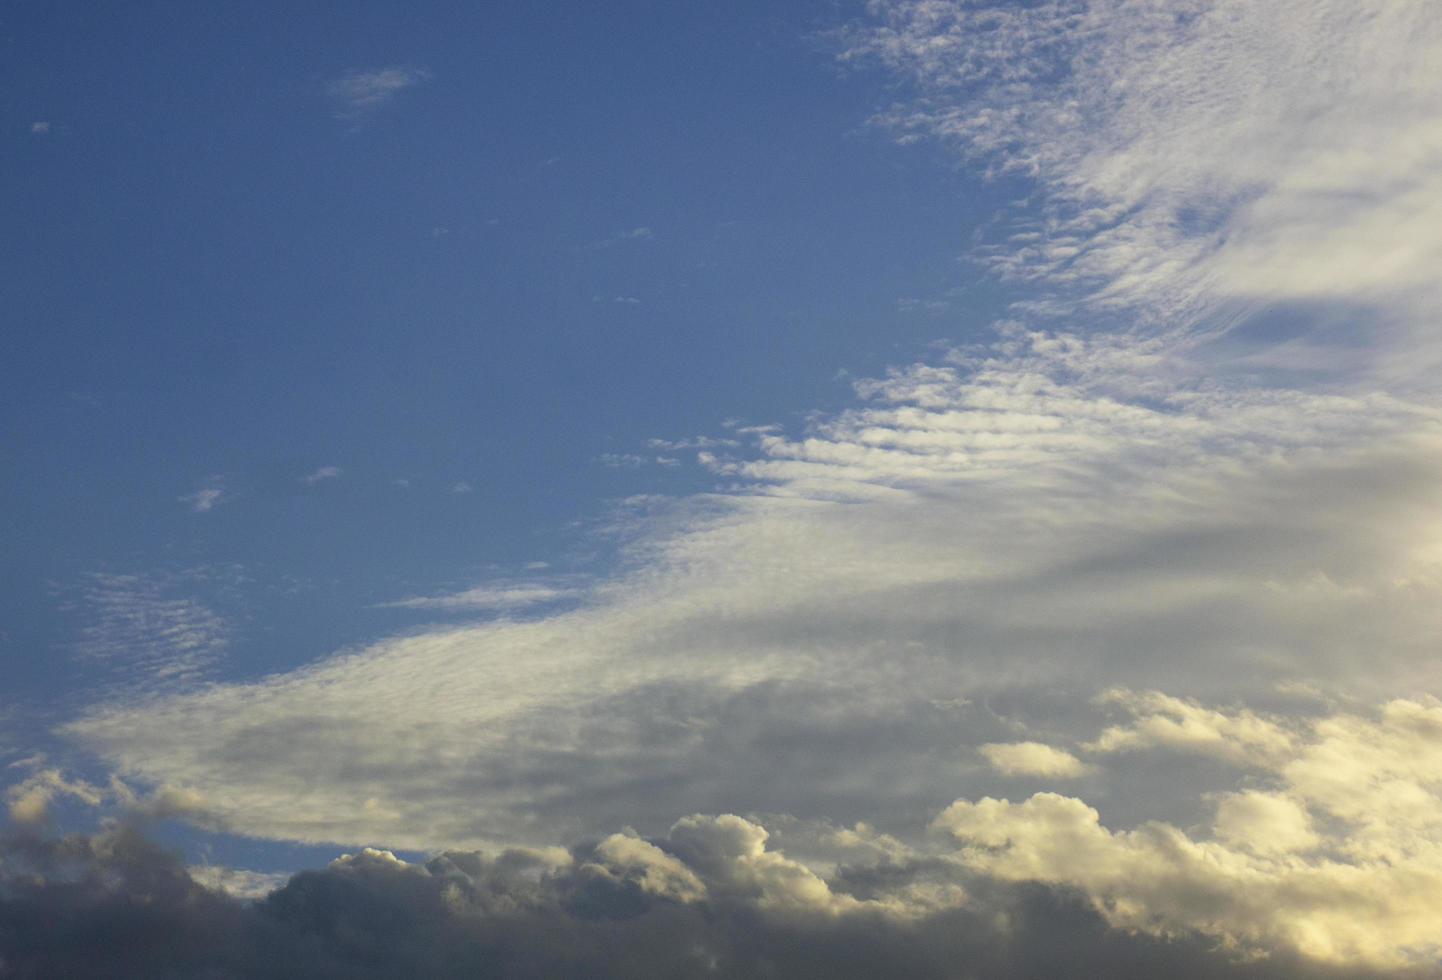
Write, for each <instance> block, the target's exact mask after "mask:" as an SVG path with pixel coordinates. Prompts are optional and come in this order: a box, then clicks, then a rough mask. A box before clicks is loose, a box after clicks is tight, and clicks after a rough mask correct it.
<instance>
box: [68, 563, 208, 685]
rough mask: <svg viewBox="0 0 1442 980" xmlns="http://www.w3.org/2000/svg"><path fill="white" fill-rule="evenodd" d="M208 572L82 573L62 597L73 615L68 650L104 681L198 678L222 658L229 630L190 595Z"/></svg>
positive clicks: (166, 681) (172, 682)
mask: <svg viewBox="0 0 1442 980" xmlns="http://www.w3.org/2000/svg"><path fill="white" fill-rule="evenodd" d="M220 574H222V575H223V572H222V573H220ZM216 575H217V572H216V570H213V569H212V570H207V569H191V570H189V571H185V572H173V573H160V572H157V573H153V574H123V573H115V572H97V573H93V574H91V575H88V576H86V577H85V578H84V579H83V581H82V584H81V585H80V586H79V587H78V588H76V589H74V590H71V591H69V592H68V593H66V595H65V598H66V603H67V605H68V606H70V607H71V608H73V610H74V612H75V613H76V617H77V621H78V627H77V629H76V632H75V635H74V639H73V642H72V644H71V650H72V652H73V654H74V656H75V657H76V658H77V660H79V661H80V662H81V663H82V664H84V665H85V667H86V669H87V670H89V671H101V672H104V674H105V675H106V680H107V683H109V684H111V685H116V684H130V685H140V686H153V685H155V684H157V683H163V684H167V685H176V684H184V683H189V682H192V681H195V680H197V679H199V678H201V677H203V676H205V675H206V674H207V673H208V672H209V671H210V670H211V669H212V668H213V667H215V666H216V665H217V664H218V663H219V662H220V661H221V660H223V659H224V657H225V656H226V654H227V652H228V650H229V647H230V640H231V633H232V628H231V624H230V622H229V621H228V620H227V619H226V618H225V617H224V616H222V615H221V614H220V613H218V612H216V611H215V610H214V609H212V608H211V607H210V606H208V605H207V604H205V603H204V602H202V601H200V600H199V599H198V598H196V597H195V595H194V593H195V592H196V591H197V590H198V589H200V588H201V587H203V586H205V585H206V583H207V582H208V581H209V580H211V579H213V578H214V577H216ZM211 584H212V585H213V584H214V583H213V582H212V583H211Z"/></svg>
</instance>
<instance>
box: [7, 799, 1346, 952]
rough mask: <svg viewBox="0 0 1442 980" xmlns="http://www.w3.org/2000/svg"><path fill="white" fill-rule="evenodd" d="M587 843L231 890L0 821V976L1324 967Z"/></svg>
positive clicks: (1047, 914) (886, 884) (109, 840)
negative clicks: (880, 902)
mask: <svg viewBox="0 0 1442 980" xmlns="http://www.w3.org/2000/svg"><path fill="white" fill-rule="evenodd" d="M707 839H708V838H706V837H705V835H699V836H696V835H693V839H691V840H690V841H689V842H685V843H684V846H680V847H679V848H673V847H672V843H671V842H668V841H659V842H657V843H659V844H661V845H664V846H665V847H667V848H671V849H672V850H673V851H676V853H680V852H686V853H687V856H688V858H689V859H690V860H691V862H692V863H691V864H690V867H691V868H693V869H696V870H697V873H698V874H700V872H701V871H702V869H703V868H704V867H705V866H707V865H708V864H710V865H715V863H716V861H717V860H718V856H719V855H720V852H719V851H718V852H714V853H711V854H710V855H706V854H702V853H700V852H698V851H697V850H696V849H697V848H698V847H703V846H704V843H705V840H707ZM718 839H719V838H718ZM616 840H618V838H613V839H612V842H613V843H614V841H616ZM625 840H627V841H634V839H631V838H627V839H625ZM634 843H635V845H636V847H637V848H639V849H641V850H643V851H645V852H646V853H648V854H651V855H653V858H651V859H649V860H652V861H653V865H654V866H657V867H659V866H662V865H664V866H666V867H669V868H672V869H673V871H674V873H675V874H679V875H682V876H685V875H688V874H689V872H687V871H686V870H684V866H682V865H681V864H680V863H679V862H676V861H675V857H676V853H667V852H666V851H664V850H661V849H659V848H651V847H650V846H649V845H647V844H645V843H643V842H639V841H634ZM607 853H608V852H607V844H606V843H605V842H603V843H601V844H598V845H591V846H587V847H582V848H578V849H577V850H576V851H575V852H574V859H573V860H571V861H563V862H560V863H557V862H556V861H555V860H554V859H547V858H545V857H544V856H542V855H539V854H532V853H527V852H519V851H517V852H506V853H502V854H500V855H499V856H494V857H488V856H484V855H480V854H475V853H447V854H442V855H440V856H438V857H436V858H434V859H432V860H431V861H429V862H428V863H426V864H425V865H424V866H421V865H407V864H404V863H402V862H399V861H396V860H395V859H394V858H392V857H390V855H388V854H386V853H385V852H374V851H367V852H362V853H361V854H358V855H355V856H352V857H348V858H345V859H342V860H340V861H337V862H335V863H333V864H331V865H330V866H328V867H326V868H323V869H319V870H313V871H305V872H302V873H300V874H297V875H295V876H294V877H293V878H291V879H290V881H289V882H288V883H287V884H286V885H285V886H284V887H282V888H280V889H278V890H276V891H275V892H273V893H271V894H270V895H269V896H268V897H266V898H265V899H263V900H260V901H256V902H242V901H240V900H237V899H234V898H231V897H229V896H227V895H224V894H221V893H218V892H214V891H210V890H207V889H206V888H204V887H202V886H201V885H199V884H198V883H196V882H195V881H194V880H193V879H192V878H191V877H190V876H189V874H187V872H186V871H185V869H184V867H183V866H182V864H181V863H180V861H179V860H178V859H177V857H176V856H174V855H172V854H170V853H168V852H166V851H164V850H162V849H160V848H158V847H157V846H156V845H154V844H153V843H151V842H149V841H147V840H146V839H145V838H144V837H143V836H142V835H140V834H139V833H137V832H136V831H134V830H133V829H129V828H124V827H121V828H117V829H111V830H109V831H107V832H105V833H102V834H100V835H97V836H95V837H81V836H70V837H64V838H45V837H41V836H37V835H34V834H12V835H10V836H8V837H7V838H6V839H5V840H4V842H3V846H0V977H3V978H6V980H32V978H33V980H40V978H67V980H91V978H97V980H98V978H122V977H123V978H135V977H147V978H177V980H178V978H265V980H278V978H289V977H296V978H299V977H305V978H377V980H378V978H393V977H405V978H422V977H424V978H448V977H457V978H459V977H466V978H471V980H474V978H478V977H577V976H586V977H598V978H601V977H616V978H622V977H637V978H641V977H644V978H660V977H693V976H695V977H701V976H708V977H747V978H755V977H785V978H807V977H826V978H843V980H844V978H848V977H858V978H859V977H868V978H870V977H882V976H896V977H901V976H904V977H916V978H926V977H937V978H942V977H945V978H977V980H981V978H987V980H1011V978H1015V980H1022V978H1038V980H1039V978H1053V977H1110V978H1119V980H1125V978H1130V977H1137V978H1142V977H1146V978H1154V977H1162V976H1164V977H1168V978H1173V980H1185V978H1192V977H1196V978H1221V980H1227V978H1237V980H1243V978H1245V980H1283V978H1299V980H1300V978H1304V977H1305V978H1319V980H1320V978H1324V977H1332V976H1337V977H1340V976H1341V974H1339V973H1334V972H1332V971H1328V970H1324V969H1322V968H1319V967H1315V966H1311V965H1307V964H1303V963H1301V962H1297V961H1294V960H1288V959H1285V958H1277V957H1273V958H1270V959H1264V960H1259V961H1258V960H1253V961H1251V962H1238V961H1236V960H1234V959H1232V958H1230V957H1228V956H1227V955H1226V954H1225V953H1224V952H1221V951H1218V950H1216V949H1214V948H1211V947H1210V946H1209V945H1208V944H1207V943H1205V942H1204V941H1201V940H1198V939H1192V938H1180V939H1174V940H1171V941H1166V940H1158V939H1154V938H1148V937H1143V936H1137V935H1129V934H1127V933H1124V932H1120V931H1117V930H1113V929H1109V928H1108V927H1107V926H1106V925H1105V924H1104V923H1103V922H1102V920H1101V919H1100V917H1099V916H1098V915H1097V914H1096V913H1095V912H1094V911H1093V910H1091V909H1090V908H1089V907H1088V906H1087V905H1086V904H1085V903H1084V902H1083V901H1082V900H1080V899H1079V898H1078V897H1076V896H1073V895H1069V894H1066V893H1063V892H1057V891H1053V890H1049V889H1046V888H1042V887H1040V886H1030V885H1028V886H1020V887H1018V886H1005V887H1002V886H997V885H994V884H987V883H984V882H982V883H976V882H972V883H968V888H969V889H971V890H972V901H971V902H969V903H968V905H967V907H965V908H962V909H951V910H948V911H945V912H940V913H936V914H932V915H929V916H921V917H913V918H898V917H895V916H892V915H889V914H886V913H884V912H881V911H878V910H875V909H873V908H865V907H863V908H862V909H859V910H858V909H853V910H851V911H840V912H837V911H835V910H821V909H806V908H797V907H794V906H791V907H785V908H781V907H777V906H774V905H770V904H768V903H767V902H766V901H764V900H763V896H761V895H759V894H757V893H754V892H750V893H748V892H747V890H746V889H744V888H738V887H734V885H735V882H734V881H732V882H730V884H729V885H726V887H719V885H721V884H725V883H720V882H718V881H717V876H718V875H724V872H717V871H716V870H715V869H714V868H713V869H712V871H711V872H709V873H708V874H709V876H708V874H701V875H700V880H704V881H706V883H707V885H709V886H712V890H711V892H710V895H709V897H708V898H706V899H704V900H702V899H697V898H696V897H695V895H694V893H693V894H690V895H689V896H686V895H683V897H681V898H677V897H674V896H675V895H677V894H681V893H678V892H676V891H675V890H674V888H672V889H671V890H670V891H668V888H670V886H667V887H660V886H658V884H657V883H658V881H660V879H658V878H656V877H650V878H648V877H646V876H645V875H644V874H641V873H636V867H637V866H636V865H631V866H630V871H626V870H625V869H624V868H622V869H621V871H619V872H617V871H615V868H616V867H617V866H616V864H615V861H614V860H611V867H612V869H613V870H609V871H608V870H606V868H605V863H606V861H607V860H608V858H607V857H606V855H607ZM612 858H614V854H612ZM676 869H681V870H676ZM947 874H948V871H947V870H946V869H945V868H944V867H941V866H937V865H934V864H933V865H930V866H927V865H920V864H918V865H915V866H902V865H895V866H888V867H882V868H872V869H866V870H853V871H849V872H843V873H842V874H840V875H838V876H837V877H836V878H835V879H834V880H833V882H832V886H833V889H835V890H838V891H848V892H852V893H855V894H856V895H858V896H860V897H865V896H866V894H867V893H868V892H875V893H878V894H880V893H886V892H893V891H894V890H895V888H896V887H897V886H898V884H907V883H925V882H927V881H931V880H937V879H939V878H944V877H945V876H946V875H947ZM687 880H689V881H695V880H697V879H690V878H688V879H687ZM1346 975H1347V976H1348V977H1351V978H1360V977H1361V976H1362V975H1361V974H1359V973H1358V972H1357V971H1356V970H1349V971H1347V974H1346Z"/></svg>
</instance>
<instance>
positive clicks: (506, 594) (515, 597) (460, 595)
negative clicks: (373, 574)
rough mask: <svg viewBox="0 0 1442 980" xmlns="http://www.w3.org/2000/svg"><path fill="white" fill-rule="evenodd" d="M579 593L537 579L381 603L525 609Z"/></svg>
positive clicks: (388, 606) (461, 608) (451, 609)
mask: <svg viewBox="0 0 1442 980" xmlns="http://www.w3.org/2000/svg"><path fill="white" fill-rule="evenodd" d="M579 594H580V593H579V592H578V590H576V589H573V588H564V587H557V586H552V585H545V584H540V583H534V582H517V583H510V584H504V583H503V584H492V585H484V586H477V587H476V588H474V589H466V590H464V591H462V592H451V593H447V594H446V595H437V596H414V597H412V598H409V599H397V600H395V601H393V602H382V603H380V604H379V606H378V608H381V609H434V610H443V611H448V612H490V611H504V610H510V609H523V608H525V607H527V606H534V605H538V604H541V603H548V602H555V601H557V600H559V599H568V598H572V597H574V596H576V595H579Z"/></svg>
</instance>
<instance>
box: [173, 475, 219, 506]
mask: <svg viewBox="0 0 1442 980" xmlns="http://www.w3.org/2000/svg"><path fill="white" fill-rule="evenodd" d="M178 499H179V500H180V502H181V503H183V504H189V505H190V509H191V510H193V511H195V512H196V513H197V514H204V513H206V512H207V511H211V510H214V509H215V506H216V505H217V504H219V503H220V502H221V501H222V500H224V499H225V488H224V487H223V486H222V485H221V480H220V478H219V477H211V478H210V479H209V480H207V481H206V483H205V485H204V486H202V487H200V488H199V489H197V490H196V491H195V492H194V493H187V494H185V495H184V496H182V497H180V498H178Z"/></svg>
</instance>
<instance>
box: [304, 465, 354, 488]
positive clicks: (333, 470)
mask: <svg viewBox="0 0 1442 980" xmlns="http://www.w3.org/2000/svg"><path fill="white" fill-rule="evenodd" d="M342 472H344V471H343V470H341V468H340V467H339V466H322V467H320V468H319V469H317V470H315V471H314V472H312V473H307V474H306V475H305V476H303V477H301V478H300V482H301V483H302V484H304V485H305V486H308V487H313V486H315V485H316V484H317V483H320V482H322V481H324V480H336V479H339V478H340V476H341V474H342Z"/></svg>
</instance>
